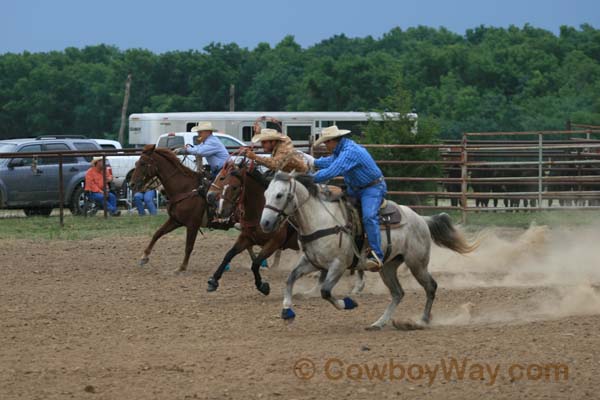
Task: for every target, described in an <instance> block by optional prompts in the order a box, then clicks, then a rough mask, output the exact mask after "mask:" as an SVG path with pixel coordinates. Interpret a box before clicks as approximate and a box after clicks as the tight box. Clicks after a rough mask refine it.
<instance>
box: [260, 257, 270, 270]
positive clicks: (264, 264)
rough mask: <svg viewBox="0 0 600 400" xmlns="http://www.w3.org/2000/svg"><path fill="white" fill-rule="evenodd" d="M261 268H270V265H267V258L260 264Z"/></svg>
mask: <svg viewBox="0 0 600 400" xmlns="http://www.w3.org/2000/svg"><path fill="white" fill-rule="evenodd" d="M260 266H261V267H262V268H269V264H267V259H266V258H265V259H264V260H262V262H261V263H260Z"/></svg>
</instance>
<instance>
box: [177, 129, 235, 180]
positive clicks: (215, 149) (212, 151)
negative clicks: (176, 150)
mask: <svg viewBox="0 0 600 400" xmlns="http://www.w3.org/2000/svg"><path fill="white" fill-rule="evenodd" d="M187 154H193V155H195V156H200V157H205V158H206V161H207V162H208V165H210V169H211V171H213V172H216V171H218V170H220V169H221V167H222V166H223V164H225V161H227V159H228V158H229V152H228V151H227V149H226V148H225V146H224V145H223V143H221V141H220V140H219V139H218V138H217V137H216V136H214V135H209V136H208V137H207V138H206V140H205V141H204V143H201V144H197V145H195V146H194V147H189V148H188V149H187Z"/></svg>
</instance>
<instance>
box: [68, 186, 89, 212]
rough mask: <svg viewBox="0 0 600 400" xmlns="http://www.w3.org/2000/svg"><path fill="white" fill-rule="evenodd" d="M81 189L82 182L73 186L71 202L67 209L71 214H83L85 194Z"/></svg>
mask: <svg viewBox="0 0 600 400" xmlns="http://www.w3.org/2000/svg"><path fill="white" fill-rule="evenodd" d="M83 192H84V190H83V182H82V183H80V184H78V185H77V186H75V190H73V194H72V195H71V202H70V205H69V209H70V210H71V214H73V215H83V214H84V206H85V196H84V193H83Z"/></svg>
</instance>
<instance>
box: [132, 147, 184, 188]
mask: <svg viewBox="0 0 600 400" xmlns="http://www.w3.org/2000/svg"><path fill="white" fill-rule="evenodd" d="M152 154H156V153H152ZM144 157H145V158H146V159H148V160H144ZM142 160H144V163H145V164H146V165H148V166H150V167H151V168H152V172H151V173H148V171H147V170H148V167H146V166H144V169H143V172H142V180H143V181H144V183H143V184H144V185H148V184H149V183H150V184H154V183H156V181H159V182H160V181H161V180H160V178H159V176H158V167H157V166H156V161H154V159H153V158H152V157H151V156H149V155H148V154H142V155H140V161H142ZM176 174H177V169H175V170H174V171H173V172H172V173H171V174H169V176H167V177H165V180H169V179H171V178H172V177H173V176H175V175H176Z"/></svg>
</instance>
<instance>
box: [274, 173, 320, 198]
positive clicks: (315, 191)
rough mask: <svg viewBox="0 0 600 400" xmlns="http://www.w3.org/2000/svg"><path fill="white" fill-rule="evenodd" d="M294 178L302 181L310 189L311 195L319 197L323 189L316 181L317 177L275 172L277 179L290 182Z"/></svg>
mask: <svg viewBox="0 0 600 400" xmlns="http://www.w3.org/2000/svg"><path fill="white" fill-rule="evenodd" d="M292 178H294V179H295V180H297V181H298V182H300V183H301V184H302V185H303V186H304V187H305V188H306V189H307V190H308V193H310V195H311V196H314V197H317V196H318V195H319V192H320V191H321V189H320V188H319V185H317V184H316V183H315V178H314V177H313V176H312V175H306V174H302V175H292V174H290V173H287V172H283V171H280V172H277V173H276V174H275V180H277V181H284V182H289V181H290V179H292Z"/></svg>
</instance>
